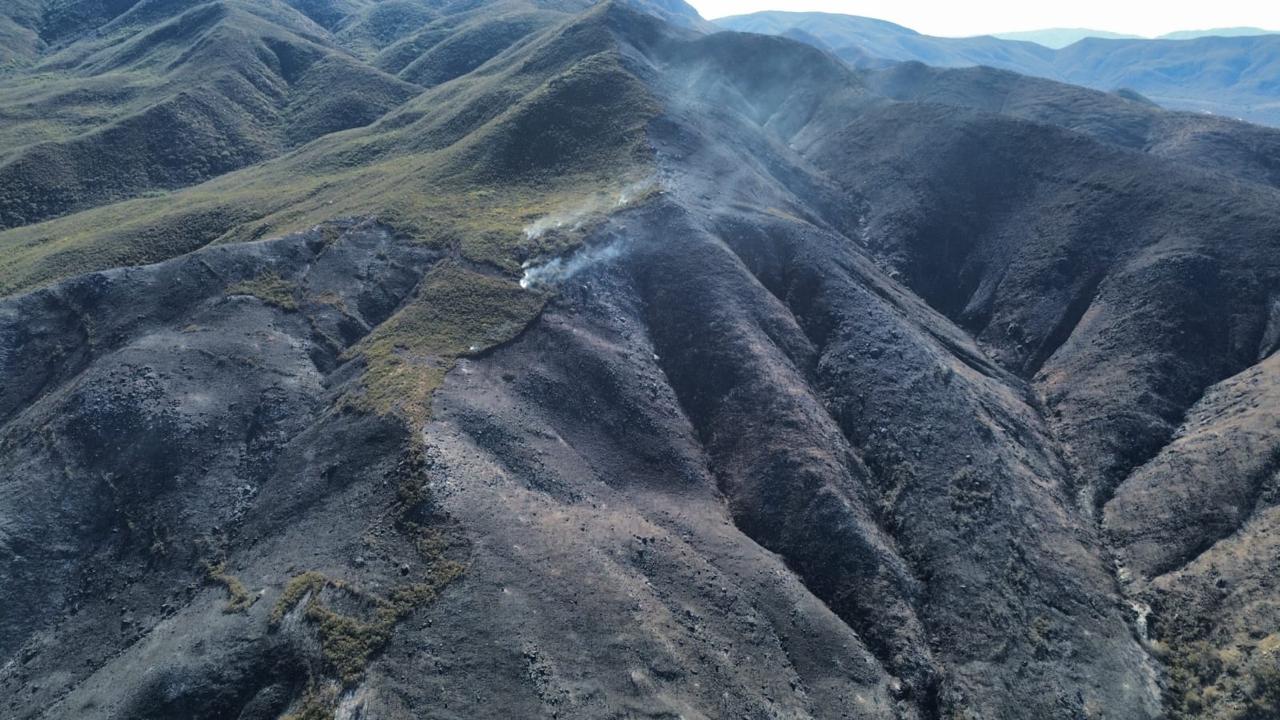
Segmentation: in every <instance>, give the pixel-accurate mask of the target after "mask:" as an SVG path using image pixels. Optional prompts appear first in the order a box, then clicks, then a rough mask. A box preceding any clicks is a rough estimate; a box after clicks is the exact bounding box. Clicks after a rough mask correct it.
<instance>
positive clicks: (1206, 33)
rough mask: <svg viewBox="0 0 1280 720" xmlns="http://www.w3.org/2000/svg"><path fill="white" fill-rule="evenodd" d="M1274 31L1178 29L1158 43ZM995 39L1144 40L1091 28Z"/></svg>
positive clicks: (1059, 44) (1050, 42) (1052, 42)
mask: <svg viewBox="0 0 1280 720" xmlns="http://www.w3.org/2000/svg"><path fill="white" fill-rule="evenodd" d="M1274 34H1275V32H1274V31H1270V30H1263V29H1262V28H1256V27H1225V28H1211V29H1209V30H1178V31H1176V32H1171V33H1165V34H1164V35H1159V36H1157V37H1156V38H1155V39H1156V40H1194V39H1195V38H1202V37H1243V36H1249V35H1274ZM992 36H993V37H997V38H1000V39H1002V40H1022V41H1026V42H1033V43H1037V44H1039V45H1044V46H1045V47H1049V48H1053V49H1055V50H1058V49H1061V48H1064V47H1066V46H1068V45H1071V44H1073V43H1077V42H1080V41H1081V40H1084V39H1085V38H1103V39H1105V40H1141V39H1142V36H1141V35H1127V34H1125V33H1115V32H1107V31H1106V30H1090V29H1088V28H1045V29H1043V30H1024V31H1020V32H1004V33H992Z"/></svg>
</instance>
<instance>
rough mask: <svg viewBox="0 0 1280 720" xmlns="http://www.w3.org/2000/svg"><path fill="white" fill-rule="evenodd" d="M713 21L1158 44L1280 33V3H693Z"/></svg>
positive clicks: (1273, 0) (1019, 0) (1176, 0)
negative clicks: (1159, 39)
mask: <svg viewBox="0 0 1280 720" xmlns="http://www.w3.org/2000/svg"><path fill="white" fill-rule="evenodd" d="M689 2H690V4H692V5H693V6H694V7H696V8H697V9H698V12H700V13H702V16H703V17H705V18H709V19H714V18H718V17H724V16H725V15H740V14H744V13H750V12H757V11H759V10H816V11H822V12H834V13H844V14H846V15H864V16H867V17H873V18H879V19H881V20H889V21H891V22H895V23H898V24H899V25H905V26H907V27H909V28H911V29H913V30H918V31H919V32H922V33H925V34H928V35H941V36H950V37H960V36H967V35H982V34H986V33H995V32H1013V31H1018V30H1039V29H1042V28H1051V27H1071V28H1078V27H1084V28H1090V29H1093V30H1109V31H1111V32H1119V33H1128V34H1133V35H1143V36H1148V37H1151V36H1155V35H1162V34H1164V33H1167V32H1172V31H1174V30H1204V29H1208V28H1218V27H1235V26H1241V25H1248V26H1253V27H1261V28H1265V29H1268V30H1280V2H1277V1H1276V0H1212V2H1204V1H1203V0H1199V1H1197V2H1190V1H1189V0H1173V1H1172V2H1171V1H1170V0H1164V1H1163V2H1151V1H1150V0H1145V1H1143V2H1130V1H1129V0H1069V1H1067V2H1063V1H1062V0H1055V1H1054V2H1042V1H1041V0H965V1H964V2H955V1H954V0H951V1H948V0H689Z"/></svg>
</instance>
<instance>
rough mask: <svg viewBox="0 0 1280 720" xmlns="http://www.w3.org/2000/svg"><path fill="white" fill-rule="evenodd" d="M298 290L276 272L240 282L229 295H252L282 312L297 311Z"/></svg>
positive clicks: (229, 289)
mask: <svg viewBox="0 0 1280 720" xmlns="http://www.w3.org/2000/svg"><path fill="white" fill-rule="evenodd" d="M296 289H297V288H296V287H295V285H294V284H293V283H291V282H289V281H288V280H285V279H284V278H282V277H280V276H279V275H277V274H276V273H274V272H265V273H263V274H261V275H259V276H258V277H256V278H252V279H250V280H241V281H240V282H238V283H236V284H234V285H232V286H230V287H228V288H227V295H251V296H253V297H256V298H258V299H259V300H261V301H263V302H265V303H267V304H268V305H275V306H276V307H278V308H280V309H282V310H290V311H292V310H297V309H298V301H297V300H296V299H294V291H295V290H296Z"/></svg>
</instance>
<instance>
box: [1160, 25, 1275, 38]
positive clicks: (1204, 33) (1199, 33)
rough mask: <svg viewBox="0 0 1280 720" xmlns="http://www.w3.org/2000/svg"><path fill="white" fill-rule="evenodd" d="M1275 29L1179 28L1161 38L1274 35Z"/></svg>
mask: <svg viewBox="0 0 1280 720" xmlns="http://www.w3.org/2000/svg"><path fill="white" fill-rule="evenodd" d="M1274 34H1276V32H1275V31H1274V30H1263V29H1262V28H1256V27H1226V28H1212V29H1210V30H1179V31H1177V32H1171V33H1165V34H1164V35H1161V36H1160V38H1159V39H1161V40H1194V39H1195V38H1202V37H1246V36H1250V35H1274Z"/></svg>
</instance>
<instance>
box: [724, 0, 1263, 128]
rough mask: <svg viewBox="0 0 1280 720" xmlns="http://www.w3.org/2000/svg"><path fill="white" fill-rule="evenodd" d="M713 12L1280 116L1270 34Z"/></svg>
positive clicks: (736, 26) (918, 56)
mask: <svg viewBox="0 0 1280 720" xmlns="http://www.w3.org/2000/svg"><path fill="white" fill-rule="evenodd" d="M716 22H717V24H719V25H720V26H721V27H724V28H727V29H730V30H738V31H742V32H756V33H767V34H775V35H777V34H783V33H785V32H788V31H790V30H793V29H795V30H801V31H803V32H804V33H806V34H807V35H808V36H812V37H814V38H817V39H818V40H820V41H821V42H822V45H823V46H825V48H827V49H829V50H830V51H831V52H832V53H834V54H835V55H837V56H838V57H840V58H842V59H844V60H845V61H846V62H849V63H851V64H853V65H855V66H856V67H868V66H875V64H876V63H875V62H874V61H873V60H869V59H868V56H870V57H871V58H880V59H884V60H892V61H907V60H916V61H919V62H923V63H926V64H929V65H934V66H938V67H970V66H974V65H987V66H990V67H995V68H1000V69H1003V70H1012V71H1014V72H1018V73H1022V74H1024V75H1035V76H1038V77H1044V78H1050V79H1053V80H1059V81H1063V82H1069V83H1073V84H1077V85H1084V86H1086V87H1091V88H1096V89H1099V90H1105V91H1112V90H1116V89H1119V88H1127V89H1129V90H1131V91H1134V92H1137V93H1140V94H1141V95H1143V96H1145V97H1147V98H1150V99H1151V100H1153V101H1155V102H1156V103H1158V104H1160V105H1163V106H1165V107H1168V108H1173V109H1180V110H1195V111H1200V112H1210V113H1213V114H1216V115H1223V116H1226V117H1232V118H1239V119H1243V120H1248V121H1251V122H1258V123H1263V124H1267V125H1280V80H1278V79H1277V78H1280V35H1276V34H1262V35H1239V36H1234V37H1229V36H1223V35H1221V34H1215V35H1213V36H1205V37H1197V38H1192V39H1187V40H1180V41H1178V42H1171V41H1169V40H1168V39H1164V40H1143V39H1106V38H1096V37H1088V38H1084V39H1082V40H1079V41H1078V42H1075V43H1073V44H1071V45H1069V46H1066V47H1063V48H1059V49H1054V48H1051V47H1046V46H1045V45H1041V44H1038V43H1036V42H1025V41H1022V40H1010V39H1004V38H998V37H993V36H979V37H970V38H943V37H932V36H929V35H922V34H920V33H918V32H916V31H914V30H911V29H909V28H905V27H902V26H900V25H894V24H893V23H889V22H884V21H882V20H873V19H870V18H864V17H857V16H852V15H833V14H827V13H787V12H774V11H770V12H762V13H754V14H751V15H739V16H735V17H728V18H722V19H720V20H717V21H716ZM1212 32H1215V33H1225V32H1227V31H1212Z"/></svg>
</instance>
